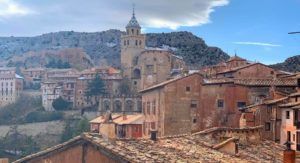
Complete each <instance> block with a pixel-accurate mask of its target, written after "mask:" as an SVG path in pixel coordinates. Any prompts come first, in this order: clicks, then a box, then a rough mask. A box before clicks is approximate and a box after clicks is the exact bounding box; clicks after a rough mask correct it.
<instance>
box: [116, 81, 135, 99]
mask: <svg viewBox="0 0 300 163" xmlns="http://www.w3.org/2000/svg"><path fill="white" fill-rule="evenodd" d="M118 90H119V93H120V94H121V95H128V94H132V88H131V84H130V80H129V79H128V78H124V79H122V81H121V83H120V85H119V87H118Z"/></svg>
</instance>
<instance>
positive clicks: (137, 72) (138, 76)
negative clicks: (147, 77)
mask: <svg viewBox="0 0 300 163" xmlns="http://www.w3.org/2000/svg"><path fill="white" fill-rule="evenodd" d="M133 78H134V79H141V70H140V69H138V68H136V69H134V70H133Z"/></svg>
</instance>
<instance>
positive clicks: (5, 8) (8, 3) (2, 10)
mask: <svg viewBox="0 0 300 163" xmlns="http://www.w3.org/2000/svg"><path fill="white" fill-rule="evenodd" d="M30 13H33V11H31V10H30V9H28V8H27V7H25V6H23V5H21V4H19V3H17V2H15V1H14V0H0V18H1V17H2V18H8V17H11V16H22V15H27V14H30Z"/></svg>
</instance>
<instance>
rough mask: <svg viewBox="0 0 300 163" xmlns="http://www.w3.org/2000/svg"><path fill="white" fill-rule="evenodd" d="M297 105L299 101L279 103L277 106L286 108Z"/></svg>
mask: <svg viewBox="0 0 300 163" xmlns="http://www.w3.org/2000/svg"><path fill="white" fill-rule="evenodd" d="M298 105H300V102H289V103H286V104H281V105H279V107H282V108H288V107H294V106H298Z"/></svg>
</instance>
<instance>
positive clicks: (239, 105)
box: [237, 102, 246, 108]
mask: <svg viewBox="0 0 300 163" xmlns="http://www.w3.org/2000/svg"><path fill="white" fill-rule="evenodd" d="M244 106H246V102H237V107H238V108H242V107H244Z"/></svg>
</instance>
